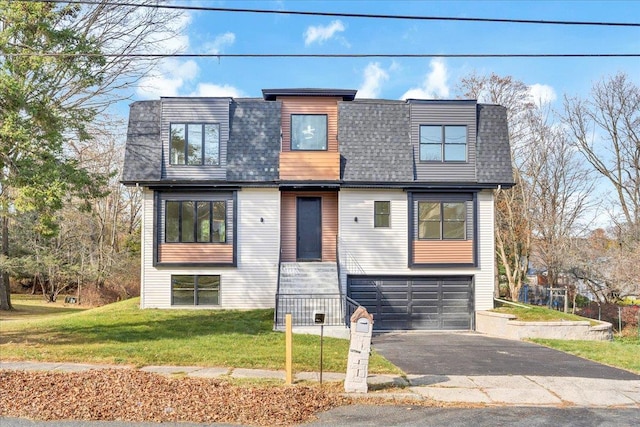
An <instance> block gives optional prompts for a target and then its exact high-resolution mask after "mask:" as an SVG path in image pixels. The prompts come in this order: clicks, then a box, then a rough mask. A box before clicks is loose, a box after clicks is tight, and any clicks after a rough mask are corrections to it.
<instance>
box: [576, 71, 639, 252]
mask: <svg viewBox="0 0 640 427" xmlns="http://www.w3.org/2000/svg"><path fill="white" fill-rule="evenodd" d="M563 119H564V123H565V124H566V126H567V128H568V129H569V132H570V135H571V137H572V138H573V140H574V142H575V146H576V147H577V149H578V150H579V151H580V152H581V153H582V155H583V156H584V158H585V159H586V160H587V161H588V162H589V163H590V164H591V165H592V166H593V168H594V169H595V170H596V171H597V172H598V173H599V174H600V176H602V177H604V178H605V180H606V181H607V182H608V183H610V184H611V185H612V186H613V188H614V196H615V197H614V198H613V199H612V200H611V203H612V204H613V205H614V206H616V207H617V208H618V212H617V214H616V212H612V220H613V221H614V223H615V224H618V225H621V226H625V227H628V230H629V232H631V233H632V234H631V237H632V238H633V240H635V241H637V240H640V87H639V86H638V85H637V84H635V83H633V82H632V81H631V80H630V79H629V77H628V76H627V75H626V74H624V73H618V74H616V75H615V76H613V77H610V78H608V79H603V80H602V81H600V82H597V83H596V84H595V85H594V86H593V88H592V90H591V96H590V97H589V98H587V99H583V98H579V97H568V96H567V97H565V100H564V118H563ZM623 223H626V225H625V224H623Z"/></svg>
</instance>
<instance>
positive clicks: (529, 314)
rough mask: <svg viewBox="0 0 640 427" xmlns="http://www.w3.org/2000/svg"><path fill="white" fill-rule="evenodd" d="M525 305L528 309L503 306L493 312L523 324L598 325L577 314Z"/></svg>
mask: <svg viewBox="0 0 640 427" xmlns="http://www.w3.org/2000/svg"><path fill="white" fill-rule="evenodd" d="M518 304H520V305H524V306H526V307H528V308H522V307H516V306H511V305H506V304H505V305H503V306H501V307H497V308H494V309H493V310H492V311H494V312H497V313H505V314H513V315H514V316H516V317H517V318H518V320H521V321H523V322H557V321H563V320H565V321H567V320H569V321H587V322H590V323H591V324H592V325H596V324H597V322H596V321H594V320H592V319H588V318H586V317H582V316H578V315H576V314H571V313H564V312H562V311H557V310H550V309H548V308H546V307H540V306H537V305H528V304H522V303H518Z"/></svg>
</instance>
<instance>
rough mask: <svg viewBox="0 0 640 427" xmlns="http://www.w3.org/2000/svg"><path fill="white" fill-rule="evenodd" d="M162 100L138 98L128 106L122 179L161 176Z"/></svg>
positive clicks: (129, 179) (128, 181)
mask: <svg viewBox="0 0 640 427" xmlns="http://www.w3.org/2000/svg"><path fill="white" fill-rule="evenodd" d="M161 112H162V109H161V106H160V101H138V102H134V103H133V104H131V105H130V107H129V127H128V129H127V145H126V148H125V153H124V167H123V171H122V181H123V182H125V183H135V182H141V181H142V182H144V181H157V180H159V179H160V164H161V162H162V145H161V143H160V114H161Z"/></svg>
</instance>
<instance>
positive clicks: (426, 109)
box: [409, 101, 477, 183]
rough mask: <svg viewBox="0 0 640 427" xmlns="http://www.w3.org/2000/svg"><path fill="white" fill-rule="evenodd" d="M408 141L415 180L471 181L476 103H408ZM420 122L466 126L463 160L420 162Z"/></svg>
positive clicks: (474, 163)
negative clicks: (411, 153)
mask: <svg viewBox="0 0 640 427" xmlns="http://www.w3.org/2000/svg"><path fill="white" fill-rule="evenodd" d="M409 105H410V106H411V141H412V143H413V158H414V163H415V172H416V176H415V177H416V180H417V181H431V182H452V181H453V182H464V183H475V182H476V180H477V178H476V103H475V102H465V101H462V102H460V101H449V102H446V101H445V102H437V101H434V102H420V101H417V102H415V101H414V102H411V101H410V102H409ZM420 125H466V126H467V161H466V162H450V163H447V162H441V163H439V162H420Z"/></svg>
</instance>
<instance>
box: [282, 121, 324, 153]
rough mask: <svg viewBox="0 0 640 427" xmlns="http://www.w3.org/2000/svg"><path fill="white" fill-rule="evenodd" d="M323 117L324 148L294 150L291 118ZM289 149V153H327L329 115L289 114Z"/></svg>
mask: <svg viewBox="0 0 640 427" xmlns="http://www.w3.org/2000/svg"><path fill="white" fill-rule="evenodd" d="M298 116H301V117H324V135H325V140H324V148H295V147H294V132H293V118H294V117H298ZM289 119H290V120H289V121H290V123H289V149H290V150H291V151H328V150H329V115H328V114H305V113H291V115H290V116H289ZM298 145H299V144H298Z"/></svg>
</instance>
